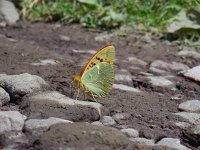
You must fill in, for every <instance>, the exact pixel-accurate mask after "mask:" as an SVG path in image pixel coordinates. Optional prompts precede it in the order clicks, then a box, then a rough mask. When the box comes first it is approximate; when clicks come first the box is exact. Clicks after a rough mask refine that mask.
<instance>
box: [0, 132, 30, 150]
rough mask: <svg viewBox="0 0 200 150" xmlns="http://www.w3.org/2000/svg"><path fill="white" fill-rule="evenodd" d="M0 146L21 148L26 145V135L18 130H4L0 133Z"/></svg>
mask: <svg viewBox="0 0 200 150" xmlns="http://www.w3.org/2000/svg"><path fill="white" fill-rule="evenodd" d="M0 139H1V146H3V147H7V148H8V147H9V148H16V149H22V148H25V147H27V145H28V139H27V137H26V135H25V134H24V133H22V132H19V131H12V132H4V133H2V134H1V135H0Z"/></svg>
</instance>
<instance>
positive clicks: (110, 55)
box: [80, 45, 115, 76]
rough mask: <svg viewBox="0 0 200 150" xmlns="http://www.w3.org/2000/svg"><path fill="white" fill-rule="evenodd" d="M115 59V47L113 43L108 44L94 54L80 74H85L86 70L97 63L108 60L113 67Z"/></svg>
mask: <svg viewBox="0 0 200 150" xmlns="http://www.w3.org/2000/svg"><path fill="white" fill-rule="evenodd" d="M114 59H115V48H114V46H113V45H107V46H105V47H103V48H102V49H100V50H99V51H97V52H96V54H94V56H93V57H92V58H91V59H90V60H89V61H88V63H87V64H86V65H85V66H84V67H83V69H82V70H81V73H80V76H82V75H83V74H84V72H85V71H87V70H89V69H90V68H92V67H94V66H95V65H97V64H99V63H102V62H106V63H108V64H110V65H111V66H112V67H113V62H114Z"/></svg>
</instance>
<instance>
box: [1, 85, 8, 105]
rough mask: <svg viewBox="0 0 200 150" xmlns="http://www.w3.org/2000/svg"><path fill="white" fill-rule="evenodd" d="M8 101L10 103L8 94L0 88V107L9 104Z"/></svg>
mask: <svg viewBox="0 0 200 150" xmlns="http://www.w3.org/2000/svg"><path fill="white" fill-rule="evenodd" d="M9 101H10V96H9V94H8V93H7V92H6V91H5V90H4V89H3V88H1V87H0V106H3V105H5V104H7V103H9Z"/></svg>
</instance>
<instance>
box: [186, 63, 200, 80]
mask: <svg viewBox="0 0 200 150" xmlns="http://www.w3.org/2000/svg"><path fill="white" fill-rule="evenodd" d="M183 75H184V76H185V77H186V78H189V79H192V80H195V81H198V82H200V66H196V67H194V68H192V69H190V70H188V71H186V72H185V73H184V74H183Z"/></svg>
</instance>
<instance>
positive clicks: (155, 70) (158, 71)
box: [149, 67, 167, 75]
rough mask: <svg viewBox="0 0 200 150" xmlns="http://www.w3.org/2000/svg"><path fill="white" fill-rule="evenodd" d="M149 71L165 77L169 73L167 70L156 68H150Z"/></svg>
mask: <svg viewBox="0 0 200 150" xmlns="http://www.w3.org/2000/svg"><path fill="white" fill-rule="evenodd" d="M149 70H150V71H151V72H153V73H157V74H160V75H165V74H167V71H165V70H161V69H158V68H155V67H150V68H149Z"/></svg>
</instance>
